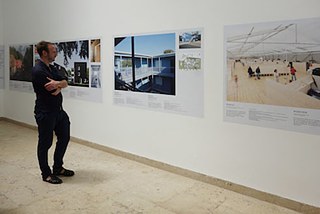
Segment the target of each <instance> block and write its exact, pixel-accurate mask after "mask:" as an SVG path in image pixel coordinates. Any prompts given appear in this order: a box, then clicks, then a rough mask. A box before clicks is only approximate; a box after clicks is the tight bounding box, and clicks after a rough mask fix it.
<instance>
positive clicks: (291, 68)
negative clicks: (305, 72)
mask: <svg viewBox="0 0 320 214" xmlns="http://www.w3.org/2000/svg"><path fill="white" fill-rule="evenodd" d="M296 72H297V70H296V69H295V68H294V67H293V66H291V67H290V74H291V81H295V80H297V77H296Z"/></svg>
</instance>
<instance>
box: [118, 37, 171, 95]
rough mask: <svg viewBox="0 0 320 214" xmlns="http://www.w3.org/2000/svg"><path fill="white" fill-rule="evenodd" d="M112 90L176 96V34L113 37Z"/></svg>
mask: <svg viewBox="0 0 320 214" xmlns="http://www.w3.org/2000/svg"><path fill="white" fill-rule="evenodd" d="M114 44H115V48H114V49H115V52H114V72H115V75H114V77H115V90H124V91H135V92H145V93H158V94H167V95H175V93H176V90H175V70H176V69H175V34H174V33H170V34H158V35H145V36H128V37H116V38H115V39H114Z"/></svg>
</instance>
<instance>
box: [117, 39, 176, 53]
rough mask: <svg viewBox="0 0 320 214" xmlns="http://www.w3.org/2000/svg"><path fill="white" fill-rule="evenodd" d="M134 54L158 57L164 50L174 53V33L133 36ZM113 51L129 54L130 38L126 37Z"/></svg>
mask: <svg viewBox="0 0 320 214" xmlns="http://www.w3.org/2000/svg"><path fill="white" fill-rule="evenodd" d="M134 39H135V40H134V41H135V53H138V54H146V55H151V56H155V55H160V54H163V51H164V50H167V49H171V50H174V51H175V47H176V45H175V43H176V39H175V33H168V34H155V35H143V36H135V37H134ZM115 51H121V52H131V37H126V38H125V39H124V40H122V41H121V42H120V43H119V44H118V45H117V46H116V47H115Z"/></svg>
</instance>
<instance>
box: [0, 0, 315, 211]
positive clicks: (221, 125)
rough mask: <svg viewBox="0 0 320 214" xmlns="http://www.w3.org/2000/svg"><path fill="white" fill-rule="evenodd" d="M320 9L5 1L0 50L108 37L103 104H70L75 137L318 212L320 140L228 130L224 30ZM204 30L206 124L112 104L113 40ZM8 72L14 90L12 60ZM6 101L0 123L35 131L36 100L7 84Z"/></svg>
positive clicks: (264, 4) (247, 1)
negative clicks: (4, 120) (9, 122)
mask: <svg viewBox="0 0 320 214" xmlns="http://www.w3.org/2000/svg"><path fill="white" fill-rule="evenodd" d="M319 7H320V1H318V0H309V1H305V0H280V1H279V0H269V1H265V0H263V1H257V0H243V1H236V0H234V1H231V0H226V1H220V0H198V1H191V0H184V1H182V0H176V1H172V0H162V1H155V0H136V1H131V0H115V1H111V0H107V1H106V0H91V1H84V0H82V1H79V0H68V1H64V0H55V1H49V0H29V1H25V0H10V1H8V0H0V10H1V14H0V17H1V20H0V32H1V34H0V44H1V42H3V43H4V44H5V45H6V47H7V49H8V45H10V44H24V43H36V42H38V41H40V40H52V41H57V40H73V39H81V38H92V37H99V38H101V51H102V53H101V54H102V79H103V84H102V88H103V102H102V103H93V102H88V101H80V100H74V99H65V100H64V108H65V109H66V111H67V112H68V113H69V115H70V117H71V127H72V136H74V137H77V138H81V139H84V140H88V141H91V142H94V143H97V144H101V145H105V146H108V147H111V148H114V149H118V150H122V151H125V152H129V153H133V154H136V155H139V156H143V157H147V158H150V159H153V160H156V161H160V162H164V163H167V164H170V165H173V166H177V167H181V168H184V169H188V170H192V171H195V172H199V173H202V174H206V175H209V176H212V177H216V178H220V179H224V180H227V181H230V182H234V183H237V184H241V185H244V186H247V187H251V188H254V189H257V190H260V191H264V192H268V193H271V194H275V195H278V196H282V197H285V198H289V199H292V200H295V201H299V202H303V203H307V204H310V205H314V206H318V207H319V206H320V200H319V198H320V188H319V186H320V168H319V163H320V155H319V151H320V135H309V134H303V133H296V132H290V131H283V130H277V129H271V128H263V127H254V126H247V125H240V124H233V123H227V122H224V121H223V99H224V98H223V93H224V92H223V90H224V87H223V68H224V64H223V63H224V55H223V50H224V47H223V38H224V36H223V33H224V32H223V29H224V25H234V24H241V23H254V22H269V21H278V20H290V19H301V18H312V17H317V16H319ZM2 23H3V27H2ZM199 27H201V28H203V29H204V33H203V38H202V39H203V42H204V43H203V45H204V47H203V48H204V69H203V71H204V86H203V87H204V117H203V118H197V117H190V116H182V115H177V114H168V113H163V112H154V111H148V110H143V109H137V108H128V107H119V106H116V105H114V104H113V99H112V97H113V85H114V78H113V73H114V71H113V67H114V65H113V45H114V41H113V36H116V35H128V34H142V33H157V32H162V31H176V30H181V29H190V28H199ZM310 33H312V32H310ZM7 49H6V56H7V59H8V50H7ZM5 72H6V83H8V82H9V77H8V76H9V75H8V74H9V63H8V60H6V69H5ZM190 84H192V83H190ZM199 87H202V86H199ZM0 99H1V100H0V102H1V105H0V116H1V115H3V116H4V117H7V118H10V119H13V120H17V121H21V122H24V123H27V124H31V125H35V121H34V118H33V107H34V99H35V96H34V94H31V93H24V92H17V91H12V90H9V87H8V84H6V88H5V90H4V91H3V92H2V91H1V90H0ZM67 155H71V156H74V158H77V154H73V153H72V150H70V152H69V153H67ZM90 155H91V154H88V158H90ZM75 170H77V169H75Z"/></svg>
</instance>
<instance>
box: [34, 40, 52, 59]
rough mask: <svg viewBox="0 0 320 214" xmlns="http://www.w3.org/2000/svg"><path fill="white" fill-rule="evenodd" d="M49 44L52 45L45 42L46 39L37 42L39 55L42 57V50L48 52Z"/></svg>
mask: <svg viewBox="0 0 320 214" xmlns="http://www.w3.org/2000/svg"><path fill="white" fill-rule="evenodd" d="M49 45H53V43H51V42H47V41H41V42H39V43H38V44H37V46H36V48H37V52H38V54H39V55H40V57H42V55H43V53H42V52H43V51H46V52H47V53H49Z"/></svg>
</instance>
